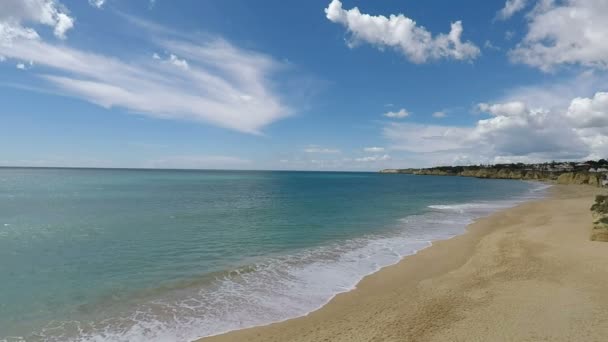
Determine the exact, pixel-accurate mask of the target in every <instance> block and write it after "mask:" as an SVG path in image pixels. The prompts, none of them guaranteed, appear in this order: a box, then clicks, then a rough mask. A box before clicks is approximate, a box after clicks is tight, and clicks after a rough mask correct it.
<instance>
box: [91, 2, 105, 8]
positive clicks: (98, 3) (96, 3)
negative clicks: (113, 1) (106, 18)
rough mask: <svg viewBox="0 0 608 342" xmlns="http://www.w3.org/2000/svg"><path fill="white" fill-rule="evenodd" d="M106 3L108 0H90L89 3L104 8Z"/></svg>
mask: <svg viewBox="0 0 608 342" xmlns="http://www.w3.org/2000/svg"><path fill="white" fill-rule="evenodd" d="M105 3H106V0H89V4H90V5H91V6H94V7H97V8H102V7H103V5H104V4H105Z"/></svg>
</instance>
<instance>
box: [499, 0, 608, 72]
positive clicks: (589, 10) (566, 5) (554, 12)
mask: <svg viewBox="0 0 608 342" xmlns="http://www.w3.org/2000/svg"><path fill="white" fill-rule="evenodd" d="M528 18H529V25H528V32H527V33H526V35H525V37H524V38H523V40H522V41H521V42H520V43H519V44H518V45H517V46H516V48H515V49H513V50H512V51H511V52H510V57H511V59H512V60H513V61H515V62H521V63H525V64H528V65H530V66H534V67H538V68H540V69H541V70H543V71H551V70H552V69H554V68H555V67H556V66H558V65H565V64H579V65H583V66H588V67H596V68H601V69H606V68H607V67H608V44H606V37H607V36H608V20H606V18H608V2H607V1H605V0H565V1H560V2H557V1H541V2H539V3H538V5H537V6H536V7H535V8H534V9H533V10H532V11H531V12H530V13H529V15H528Z"/></svg>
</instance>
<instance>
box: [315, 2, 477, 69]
mask: <svg viewBox="0 0 608 342" xmlns="http://www.w3.org/2000/svg"><path fill="white" fill-rule="evenodd" d="M325 13H326V16H327V19H329V20H330V21H332V22H334V23H339V24H342V25H344V26H345V27H346V29H347V30H348V31H349V32H350V33H351V42H350V45H351V46H353V45H355V44H357V43H359V42H366V43H369V44H372V45H375V46H377V47H379V48H384V47H392V48H395V49H397V50H398V51H400V52H402V53H403V54H404V55H405V56H406V57H407V58H408V59H409V60H410V61H411V62H414V63H425V62H428V61H429V60H438V59H442V58H445V59H456V60H472V59H475V58H476V57H477V56H478V55H479V53H480V51H479V48H478V47H477V46H475V44H473V43H471V42H470V41H466V42H463V41H462V40H461V36H462V31H463V28H462V22H460V21H456V22H453V23H452V25H451V30H450V32H449V33H448V34H445V33H441V34H438V35H436V36H434V37H433V35H432V34H431V33H430V32H429V31H427V30H426V29H425V28H424V27H423V26H419V25H418V24H417V23H416V22H415V21H414V20H412V19H410V18H408V17H406V16H405V15H403V14H398V15H393V14H392V15H390V16H389V17H388V18H387V17H385V16H382V15H378V16H373V15H369V14H365V13H361V11H360V10H359V9H358V8H357V7H355V8H352V9H350V10H345V9H343V8H342V2H340V1H339V0H332V2H331V3H330V4H329V6H327V8H326V9H325Z"/></svg>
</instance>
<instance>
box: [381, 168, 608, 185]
mask: <svg viewBox="0 0 608 342" xmlns="http://www.w3.org/2000/svg"><path fill="white" fill-rule="evenodd" d="M380 172H381V173H405V174H414V175H425V176H461V177H476V178H493V179H523V180H539V181H556V182H557V183H558V184H589V185H592V186H601V185H602V180H603V177H604V176H603V174H601V173H591V172H586V171H580V172H566V173H560V172H551V171H537V170H518V169H505V168H479V167H476V168H469V167H462V168H449V169H441V168H431V169H389V170H382V171H380Z"/></svg>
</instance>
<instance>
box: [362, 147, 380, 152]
mask: <svg viewBox="0 0 608 342" xmlns="http://www.w3.org/2000/svg"><path fill="white" fill-rule="evenodd" d="M363 151H365V152H372V153H378V152H384V147H366V148H364V149H363Z"/></svg>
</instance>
